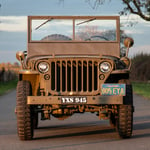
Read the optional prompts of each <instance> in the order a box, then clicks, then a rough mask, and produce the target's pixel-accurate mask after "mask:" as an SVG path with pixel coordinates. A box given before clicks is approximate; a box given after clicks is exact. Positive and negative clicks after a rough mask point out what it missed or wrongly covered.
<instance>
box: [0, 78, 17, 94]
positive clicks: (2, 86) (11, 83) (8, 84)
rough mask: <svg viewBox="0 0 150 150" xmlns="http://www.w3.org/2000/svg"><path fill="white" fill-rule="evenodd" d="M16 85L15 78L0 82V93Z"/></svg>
mask: <svg viewBox="0 0 150 150" xmlns="http://www.w3.org/2000/svg"><path fill="white" fill-rule="evenodd" d="M16 86H17V79H16V80H12V81H8V82H5V83H0V95H3V94H5V93H7V92H8V91H10V90H12V89H15V88H16Z"/></svg>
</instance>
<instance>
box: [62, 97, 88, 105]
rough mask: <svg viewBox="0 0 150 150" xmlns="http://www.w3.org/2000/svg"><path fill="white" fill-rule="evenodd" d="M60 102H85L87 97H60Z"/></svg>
mask: <svg viewBox="0 0 150 150" xmlns="http://www.w3.org/2000/svg"><path fill="white" fill-rule="evenodd" d="M61 103H62V104H86V103H87V98H86V97H62V98H61Z"/></svg>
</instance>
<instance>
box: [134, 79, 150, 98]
mask: <svg viewBox="0 0 150 150" xmlns="http://www.w3.org/2000/svg"><path fill="white" fill-rule="evenodd" d="M132 85H133V91H134V93H136V94H139V95H142V96H143V97H145V98H148V99H150V83H139V82H133V83H132Z"/></svg>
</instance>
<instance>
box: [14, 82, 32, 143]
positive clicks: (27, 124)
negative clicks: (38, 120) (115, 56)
mask: <svg viewBox="0 0 150 150" xmlns="http://www.w3.org/2000/svg"><path fill="white" fill-rule="evenodd" d="M31 93H32V91H31V84H30V82H29V81H19V82H18V84H17V106H16V110H17V131H18V136H19V138H20V140H31V139H32V138H33V119H32V109H31V106H29V105H27V96H29V95H31Z"/></svg>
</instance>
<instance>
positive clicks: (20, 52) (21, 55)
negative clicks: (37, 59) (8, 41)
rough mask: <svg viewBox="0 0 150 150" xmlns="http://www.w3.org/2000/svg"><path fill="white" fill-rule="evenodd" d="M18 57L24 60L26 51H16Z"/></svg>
mask: <svg viewBox="0 0 150 150" xmlns="http://www.w3.org/2000/svg"><path fill="white" fill-rule="evenodd" d="M16 58H17V59H18V60H19V61H22V60H24V58H25V55H24V53H23V52H22V51H18V52H17V53H16Z"/></svg>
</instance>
